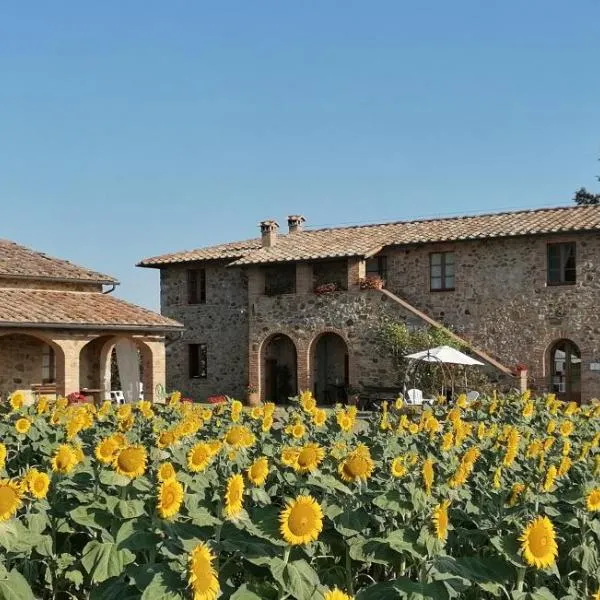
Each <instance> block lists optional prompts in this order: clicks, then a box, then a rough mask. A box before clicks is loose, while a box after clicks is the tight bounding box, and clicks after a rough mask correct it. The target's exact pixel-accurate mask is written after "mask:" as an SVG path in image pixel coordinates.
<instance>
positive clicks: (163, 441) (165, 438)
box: [156, 431, 176, 448]
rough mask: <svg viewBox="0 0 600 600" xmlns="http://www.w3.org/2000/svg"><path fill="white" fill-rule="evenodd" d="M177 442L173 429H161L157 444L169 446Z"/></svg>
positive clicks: (160, 446) (162, 446)
mask: <svg viewBox="0 0 600 600" xmlns="http://www.w3.org/2000/svg"><path fill="white" fill-rule="evenodd" d="M175 442H176V438H175V434H174V433H173V432H172V431H161V432H160V433H159V434H158V439H157V440H156V445H157V446H158V447H159V448H168V447H169V446H171V445H172V444H174V443H175Z"/></svg>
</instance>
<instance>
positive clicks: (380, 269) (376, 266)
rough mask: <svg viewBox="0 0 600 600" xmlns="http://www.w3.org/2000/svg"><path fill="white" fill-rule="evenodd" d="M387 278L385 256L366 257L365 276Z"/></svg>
mask: <svg viewBox="0 0 600 600" xmlns="http://www.w3.org/2000/svg"><path fill="white" fill-rule="evenodd" d="M369 276H371V277H373V276H375V277H381V279H383V280H384V281H385V280H386V279H387V256H373V257H372V258H368V259H367V277H369Z"/></svg>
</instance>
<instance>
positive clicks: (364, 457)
mask: <svg viewBox="0 0 600 600" xmlns="http://www.w3.org/2000/svg"><path fill="white" fill-rule="evenodd" d="M374 467H375V465H374V463H373V460H372V459H371V455H370V454H369V453H368V451H367V452H364V451H363V450H362V449H361V448H357V449H356V450H354V452H352V453H350V454H349V455H348V456H347V457H346V459H345V460H344V461H343V462H342V463H341V464H340V466H339V467H338V472H339V474H340V476H341V478H342V479H343V480H344V481H366V480H367V479H369V477H371V474H372V473H373V469H374Z"/></svg>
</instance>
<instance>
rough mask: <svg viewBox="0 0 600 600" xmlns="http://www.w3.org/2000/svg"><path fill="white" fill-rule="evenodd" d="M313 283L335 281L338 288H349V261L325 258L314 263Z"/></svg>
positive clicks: (321, 283)
mask: <svg viewBox="0 0 600 600" xmlns="http://www.w3.org/2000/svg"><path fill="white" fill-rule="evenodd" d="M312 267H313V285H314V287H317V286H319V285H323V284H326V283H335V285H336V288H337V289H338V290H347V289H348V261H347V260H324V261H320V262H315V263H313V266H312Z"/></svg>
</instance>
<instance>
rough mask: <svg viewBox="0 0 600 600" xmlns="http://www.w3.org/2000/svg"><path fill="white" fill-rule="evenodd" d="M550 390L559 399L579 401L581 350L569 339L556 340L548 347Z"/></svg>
mask: <svg viewBox="0 0 600 600" xmlns="http://www.w3.org/2000/svg"><path fill="white" fill-rule="evenodd" d="M548 358H549V366H550V386H549V388H550V391H551V392H553V393H555V394H556V396H557V397H558V398H559V399H560V400H564V401H566V402H577V403H579V402H581V352H580V351H579V348H578V347H577V345H576V344H575V343H573V342H572V341H571V340H565V339H563V340H558V341H557V342H555V343H554V344H552V346H551V347H550V353H549V357H548Z"/></svg>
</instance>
